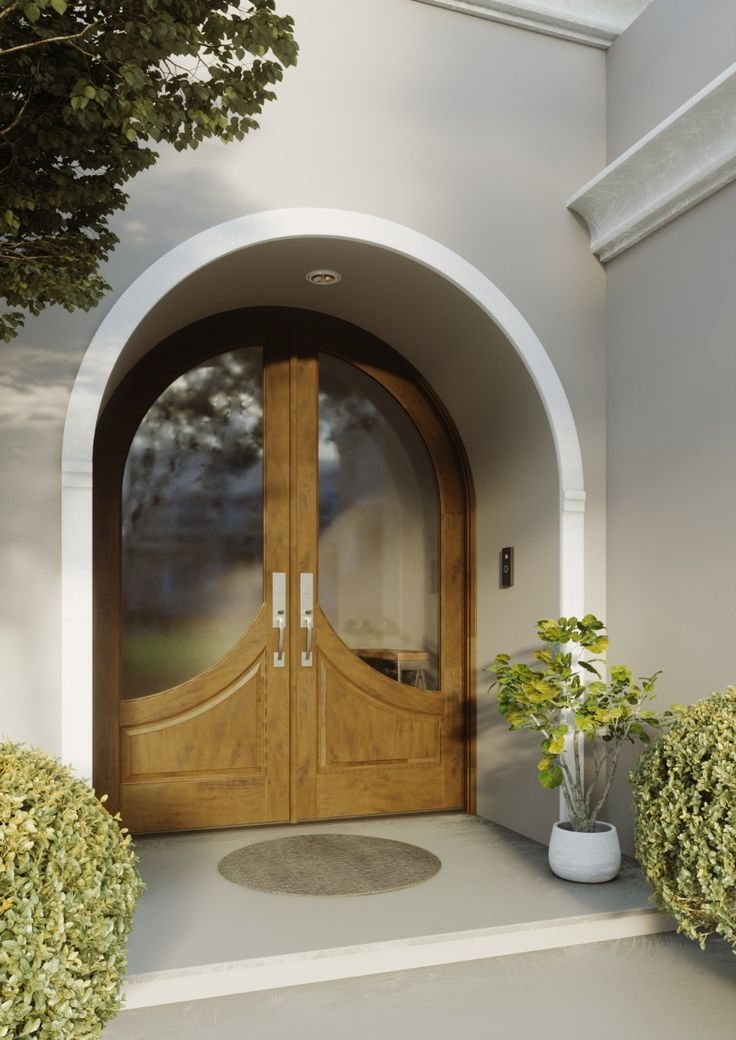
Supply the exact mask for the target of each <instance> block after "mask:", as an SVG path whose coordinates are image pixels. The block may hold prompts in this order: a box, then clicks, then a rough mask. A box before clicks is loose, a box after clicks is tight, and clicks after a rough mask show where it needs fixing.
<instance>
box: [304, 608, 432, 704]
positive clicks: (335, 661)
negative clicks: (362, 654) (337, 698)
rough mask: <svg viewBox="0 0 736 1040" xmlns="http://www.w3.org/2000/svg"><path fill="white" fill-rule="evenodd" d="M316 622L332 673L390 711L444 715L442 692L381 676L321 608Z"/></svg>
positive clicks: (323, 651) (320, 642)
mask: <svg viewBox="0 0 736 1040" xmlns="http://www.w3.org/2000/svg"><path fill="white" fill-rule="evenodd" d="M316 620H317V632H316V636H315V639H316V642H317V648H318V652H319V653H322V654H324V656H325V658H326V659H327V663H328V665H329V667H330V668H331V669H333V671H335V672H337V673H339V674H340V675H342V676H343V677H344V678H345V679H347V681H348V682H350V683H353V684H354V685H355V686H360V688H361V694H362V696H364V697H366V698H367V699H368V700H375V701H378V702H379V704H384V705H387V706H388V707H390V708H396V709H398V710H400V711H411V712H413V713H414V714H417V715H440V716H442V715H444V714H445V700H446V697H445V694H444V693H443V692H442V690H417V689H415V688H414V687H413V686H407V685H406V684H405V683H400V682H396V680H395V679H389V677H388V676H387V675H382V674H381V673H380V672H377V671H376V669H375V668H371V666H370V665H369V664H366V663H365V661H361V659H360V658H359V657H357V656H356V655H355V654H354V653H353V652H352V651H351V650H350V648H349V647H348V646H346V645H345V643H344V642H343V641H342V639H340V637H339V636H338V634H337V632H335V630H334V628H333V627H332V625H331V624H330V622H329V621H328V620H327V617H326V616H325V613H324V611H323V610H322V608H321V607H318V608H317V611H316Z"/></svg>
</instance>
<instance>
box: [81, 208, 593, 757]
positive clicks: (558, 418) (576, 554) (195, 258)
mask: <svg viewBox="0 0 736 1040" xmlns="http://www.w3.org/2000/svg"><path fill="white" fill-rule="evenodd" d="M299 239H325V240H333V241H350V242H355V243H363V244H365V245H368V246H374V247H377V248H378V249H380V250H383V251H384V252H388V253H393V254H396V255H398V256H402V257H405V258H407V259H408V260H410V261H412V262H413V263H415V264H417V265H419V266H420V267H422V268H425V269H427V270H429V271H432V272H434V273H435V274H436V275H438V276H439V277H441V278H442V279H444V280H445V281H447V282H448V283H449V284H451V285H452V286H454V287H455V288H456V289H457V290H459V291H460V292H461V293H462V294H464V295H465V296H466V297H468V298H469V299H470V300H472V301H473V303H474V304H475V305H476V306H477V307H478V308H479V309H480V310H481V311H482V312H483V313H485V314H486V315H487V316H488V317H489V318H490V319H491V320H492V322H493V323H494V324H495V325H496V326H497V327H498V328H499V329H500V330H501V332H502V333H503V334H504V336H505V337H506V339H507V340H508V342H509V343H510V344H511V345H512V346H513V348H514V349H515V351H516V352H517V354H518V356H519V358H520V359H521V361H522V362H523V364H524V366H525V367H526V370H527V371H528V373H529V375H530V376H531V379H532V381H533V383H534V386H535V387H536V390H537V392H538V394H539V398H540V400H541V402H542V405H543V407H544V410H545V413H546V416H547V419H548V421H549V426H550V429H551V433H552V438H553V442H554V448H555V453H556V458H557V467H558V479H559V487H560V545H559V551H560V559H559V573H560V589H559V610H560V613H561V614H565V615H569V614H577V613H579V612H582V611H583V599H584V596H583V584H584V581H583V577H584V575H583V547H584V537H583V536H584V525H583V520H584V515H583V514H584V508H585V491H584V484H583V470H582V458H581V451H580V444H579V440H578V435H577V430H576V427H575V422H574V419H573V416H572V411H571V409H570V405H569V402H568V400H567V396H566V394H565V391H564V388H563V386H562V383H561V381H560V379H559V376H558V375H557V372H556V370H555V368H554V366H553V364H552V362H551V361H550V359H549V357H548V355H547V353H546V352H545V350H544V348H543V346H542V344H541V343H540V341H539V339H538V338H537V336H536V335H535V333H534V331H533V330H532V329H531V327H530V326H529V324H528V323H527V322H526V321H525V319H524V318H523V317H522V315H521V314H520V313H519V311H518V310H517V309H516V308H515V307H514V305H513V304H512V303H511V302H510V301H509V300H508V298H507V297H506V296H504V294H503V293H502V292H501V291H500V290H499V289H498V288H497V287H496V286H495V285H494V284H493V283H492V282H491V281H490V280H489V279H488V278H487V277H486V276H485V275H484V274H482V272H480V271H479V270H478V269H477V268H475V267H473V266H472V265H471V264H469V263H468V262H467V261H466V260H464V259H463V258H462V257H460V256H459V255H458V254H457V253H454V252H453V251H451V250H450V249H448V248H446V247H445V246H443V245H442V244H440V243H438V242H436V241H434V240H433V239H430V238H428V237H427V236H425V235H422V234H420V233H419V232H417V231H414V230H412V229H410V228H407V227H405V226H403V225H400V224H396V223H393V222H390V221H387V220H383V219H380V218H378V217H373V216H369V215H366V214H360V213H352V212H345V211H340V210H326V209H289V210H275V211H269V212H264V213H257V214H253V215H251V216H247V217H242V218H240V219H238V220H233V221H230V222H228V223H226V224H222V225H219V226H217V227H214V228H210V229H209V230H207V231H205V232H202V233H201V234H199V235H196V236H195V237H193V238H191V239H189V240H188V241H186V242H183V243H182V244H181V245H179V246H177V247H176V248H174V249H173V250H171V251H170V252H169V253H167V254H166V255H165V256H163V257H162V258H161V259H160V260H158V261H157V262H156V263H154V264H153V265H151V267H149V268H148V269H147V270H146V271H144V273H143V274H142V275H140V277H139V278H138V279H137V280H136V281H135V282H134V283H133V284H132V285H131V286H130V288H129V289H128V290H127V291H126V292H125V293H124V294H123V295H122V296H121V297H120V299H119V300H118V301H117V302H116V303H115V305H114V306H113V307H112V308H111V310H110V312H109V313H108V315H107V316H106V318H105V319H104V321H103V322H102V324H101V325H100V328H99V329H98V331H97V332H96V334H95V336H94V337H93V339H92V342H91V343H90V346H89V348H88V350H87V352H86V354H85V356H84V359H83V361H82V364H81V366H80V369H79V373H78V375H77V378H76V381H75V383H74V387H73V390H72V394H71V398H70V402H69V409H68V413H67V419H66V425H65V429H64V442H63V450H62V732H61V752H62V757H63V759H64V760H65V761H66V762H69V763H70V764H71V765H73V767H74V768H75V769H76V770H77V771H78V772H79V773H80V774H81V775H83V776H90V775H91V771H92V624H93V620H92V619H93V610H92V544H93V538H92V480H93V475H92V454H93V444H94V436H95V430H96V425H97V420H98V417H99V415H100V411H101V408H102V406H103V403H104V401H105V400H106V398H107V396H108V395H109V392H110V390H111V389H112V388H113V385H114V383H115V381H116V379H117V378H119V376H120V374H121V370H122V369H123V368H124V367H125V365H126V352H127V354H131V353H134V351H135V350H136V349H137V350H138V351H139V352H140V344H137V345H136V343H135V336H136V333H137V331H138V330H140V328H141V327H142V325H143V324H144V322H145V321H146V319H148V318H149V317H150V315H151V314H152V313H153V311H154V309H155V308H156V307H157V306H158V305H159V304H160V303H161V301H162V300H164V299H165V298H166V297H167V295H168V294H170V293H172V292H174V291H175V290H176V288H177V287H178V286H180V285H181V284H182V283H183V282H184V281H185V280H186V279H188V278H190V277H192V276H193V275H194V274H196V272H198V271H200V270H201V269H203V268H205V267H207V266H208V265H211V264H212V263H213V262H215V261H218V260H220V259H222V258H224V257H227V256H231V255H233V254H240V253H242V252H243V251H245V250H248V249H251V248H253V247H257V246H263V245H264V244H267V243H277V242H283V241H289V240H291V241H293V240H299ZM131 345H132V346H131Z"/></svg>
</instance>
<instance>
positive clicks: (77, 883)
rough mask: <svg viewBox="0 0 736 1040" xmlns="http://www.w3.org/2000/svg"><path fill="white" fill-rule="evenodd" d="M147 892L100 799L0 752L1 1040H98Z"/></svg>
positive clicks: (19, 749)
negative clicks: (136, 913) (135, 915)
mask: <svg viewBox="0 0 736 1040" xmlns="http://www.w3.org/2000/svg"><path fill="white" fill-rule="evenodd" d="M141 888H142V883H141V880H140V877H139V875H138V871H137V868H136V857H135V854H134V852H133V849H132V847H131V843H130V835H128V834H127V833H126V832H125V830H124V829H123V828H121V826H120V823H119V822H118V820H117V819H114V818H113V817H112V816H111V815H110V814H109V813H108V812H107V810H106V809H105V807H104V806H103V805H102V804H101V802H100V800H99V799H98V798H97V797H96V795H95V793H94V791H93V790H92V789H91V788H90V787H89V786H88V785H87V784H86V783H84V782H83V781H81V780H78V779H76V778H75V777H74V776H73V774H72V773H71V771H70V770H69V769H67V768H66V767H65V766H62V765H61V764H60V763H59V762H58V761H56V760H55V759H53V758H50V757H49V756H48V755H46V754H45V753H44V752H42V751H39V750H36V749H32V748H26V747H24V746H22V745H19V744H10V743H0V1037H7V1038H13V1040H15V1038H17V1037H32V1038H34V1040H82V1038H84V1040H92V1038H95V1037H99V1036H100V1035H101V1032H102V1027H103V1025H104V1023H105V1022H106V1021H107V1020H108V1019H110V1018H112V1017H113V1015H114V1014H115V1013H116V1012H117V1010H118V1009H119V1007H120V1001H119V990H120V984H121V980H122V978H123V977H124V975H125V969H126V952H125V944H126V939H127V936H128V932H129V931H130V926H131V922H132V919H133V913H134V910H135V903H136V899H137V897H138V895H139V893H140V891H141Z"/></svg>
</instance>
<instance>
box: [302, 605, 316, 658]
mask: <svg viewBox="0 0 736 1040" xmlns="http://www.w3.org/2000/svg"><path fill="white" fill-rule="evenodd" d="M302 628H306V630H307V649H306V650H302V667H303V668H311V667H312V636H313V634H314V618H313V617H312V611H311V610H306V611H305V612H304V618H303V624H302Z"/></svg>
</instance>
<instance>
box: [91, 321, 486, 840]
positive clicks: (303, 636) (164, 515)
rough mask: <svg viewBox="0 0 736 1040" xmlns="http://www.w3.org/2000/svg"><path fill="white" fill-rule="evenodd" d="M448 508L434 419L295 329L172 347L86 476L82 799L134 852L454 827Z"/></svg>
mask: <svg viewBox="0 0 736 1040" xmlns="http://www.w3.org/2000/svg"><path fill="white" fill-rule="evenodd" d="M468 495H469V492H468V489H467V486H466V481H465V477H464V465H463V460H462V455H461V449H460V446H459V444H458V443H457V440H456V438H455V435H454V433H453V430H452V427H451V425H450V423H449V421H448V420H447V418H446V416H445V415H444V413H443V410H442V407H441V405H440V404H439V402H438V401H437V399H436V398H435V397H434V395H433V394H432V392H431V391H430V390H429V389H428V388H427V387H426V386H424V385H423V383H422V380H421V378H420V377H419V376H418V374H417V373H416V372H415V371H414V370H413V369H411V368H410V366H408V365H407V364H406V362H404V361H403V360H402V359H401V358H400V357H399V356H398V355H396V354H395V352H393V351H392V350H391V349H390V348H388V347H387V346H386V345H385V344H383V343H381V342H379V341H378V340H376V339H375V338H373V337H372V336H369V335H368V334H367V333H365V332H363V331H362V330H359V329H357V328H355V327H354V326H350V325H347V324H346V323H344V322H340V321H337V320H335V319H331V318H327V317H325V316H322V315H316V314H312V313H309V312H301V311H293V310H284V309H258V310H247V311H240V312H229V313H228V314H226V315H219V316H216V317H215V318H210V319H207V320H206V321H204V322H199V323H197V324H196V325H193V326H190V327H188V328H186V329H184V330H183V331H181V332H178V333H176V334H175V335H174V336H172V337H171V338H170V339H168V340H166V341H165V342H164V343H162V344H160V345H159V347H158V348H156V350H155V351H153V352H152V353H151V354H149V355H148V356H147V357H146V358H145V359H144V361H142V362H141V363H140V364H139V365H138V366H137V367H136V368H135V369H134V370H133V371H132V372H131V373H130V375H129V376H128V377H126V379H125V380H124V382H123V383H122V384H121V386H120V388H119V389H118V391H117V392H116V394H115V395H114V397H113V398H112V400H111V401H110V404H109V405H108V407H107V408H106V410H105V413H104V414H103V416H102V418H101V421H100V424H99V431H98V439H97V446H96V458H95V546H96V548H95V603H96V652H95V786H96V788H97V790H98V791H99V792H100V793H102V791H103V790H105V791H107V792H108V794H109V796H110V802H111V807H112V808H113V809H119V810H120V812H121V813H122V817H123V821H124V823H125V824H126V826H127V827H128V828H129V829H130V830H131V831H133V832H134V833H143V832H162V831H176V830H186V829H199V828H209V827H224V826H236V825H245V824H263V823H270V822H279V821H298V820H314V819H326V818H334V817H349V816H363V815H373V814H380V813H399V812H415V811H427V810H439V809H452V808H468V806H469V801H468V766H469V748H468V743H469V737H470V726H469V716H470V713H469V711H468V689H467V687H468V681H467V679H468V670H469V667H470V662H469V660H468V641H469V634H470V633H469V620H468V610H469V606H468V603H469V596H468V582H469V570H468V568H469V559H470V553H469V550H468V543H469V535H468Z"/></svg>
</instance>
